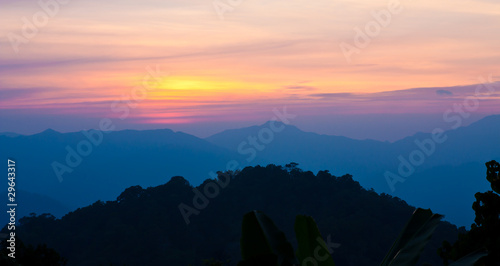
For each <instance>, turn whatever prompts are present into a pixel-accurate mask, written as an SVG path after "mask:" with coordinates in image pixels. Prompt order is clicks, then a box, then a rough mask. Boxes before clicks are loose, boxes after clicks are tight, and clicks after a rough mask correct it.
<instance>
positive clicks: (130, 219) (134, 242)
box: [17, 165, 457, 266]
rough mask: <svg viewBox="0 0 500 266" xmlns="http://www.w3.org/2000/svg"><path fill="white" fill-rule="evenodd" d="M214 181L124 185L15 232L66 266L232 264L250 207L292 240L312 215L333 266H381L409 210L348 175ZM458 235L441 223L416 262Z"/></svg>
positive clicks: (257, 171) (286, 174)
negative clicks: (113, 196)
mask: <svg viewBox="0 0 500 266" xmlns="http://www.w3.org/2000/svg"><path fill="white" fill-rule="evenodd" d="M144 177H145V176H144ZM218 178H219V179H218V180H219V182H220V183H219V184H216V179H214V180H206V181H205V182H203V184H202V185H200V186H198V187H196V188H193V187H192V186H191V185H190V184H189V182H188V181H187V180H185V179H184V178H183V177H179V176H177V177H173V178H172V179H171V180H170V181H169V182H168V183H166V184H164V185H161V186H157V187H149V188H147V189H143V188H141V187H139V186H134V187H130V188H128V189H126V190H125V191H124V192H123V193H121V194H120V195H119V196H118V197H117V200H115V201H108V202H103V201H98V202H95V203H94V204H92V205H90V206H88V207H85V208H81V209H78V210H76V211H74V212H71V213H69V214H67V215H65V216H64V217H63V218H62V219H55V218H54V217H52V216H50V215H41V216H37V217H36V216H32V217H27V218H23V219H22V220H21V226H18V227H17V234H18V236H19V238H20V239H22V241H24V242H25V243H28V244H34V245H35V244H38V243H45V244H47V246H48V247H51V248H54V249H55V250H56V251H58V252H59V253H60V254H61V255H62V256H63V257H65V258H67V259H68V265H109V264H113V265H201V264H202V260H203V259H209V258H214V259H218V260H221V261H225V260H227V259H229V260H231V265H235V264H236V262H238V260H239V259H240V248H239V240H240V237H241V220H242V216H243V214H245V213H246V212H248V211H251V210H254V209H256V210H261V211H264V212H265V213H267V214H268V215H269V216H270V217H271V218H272V219H273V220H274V222H275V223H276V225H277V226H278V227H279V228H281V229H282V230H283V231H284V232H285V234H286V235H287V236H288V237H287V238H288V239H289V240H291V241H293V240H294V239H295V238H294V237H292V236H293V235H294V233H293V230H294V229H293V221H294V219H295V215H297V214H306V215H310V216H312V217H313V218H314V219H315V220H316V222H317V224H318V228H319V229H320V231H321V232H322V234H323V238H324V239H326V240H327V241H328V242H329V243H338V244H340V246H337V245H336V248H335V249H334V250H333V254H332V256H333V258H334V261H335V262H336V263H337V264H338V265H344V266H349V265H377V264H378V263H380V262H381V261H382V259H383V257H384V255H385V254H386V252H387V251H388V250H389V248H390V247H391V245H392V243H393V241H394V240H395V239H396V237H397V235H398V234H399V232H400V230H402V228H403V226H404V225H405V223H406V222H407V220H408V219H409V217H410V216H411V214H412V212H413V210H414V208H413V207H411V206H409V205H407V204H406V202H404V201H402V200H401V199H399V198H394V197H392V196H390V195H387V194H381V195H379V194H377V193H375V192H374V191H370V190H365V189H363V188H362V187H361V186H360V185H359V183H358V182H356V181H354V180H353V179H352V177H351V176H350V175H344V176H341V177H336V176H332V175H331V174H329V173H328V172H327V171H320V172H319V173H318V174H317V175H314V174H313V173H312V172H303V171H302V170H300V169H299V168H296V167H293V166H288V167H285V168H283V167H281V166H275V165H268V166H267V167H260V166H258V167H247V168H245V169H243V170H242V171H241V172H236V173H234V174H233V175H232V176H228V175H222V174H221V175H219V177H218ZM194 189H195V190H194ZM216 191H218V192H216ZM201 193H203V194H201ZM180 204H185V205H184V206H187V207H185V208H196V209H195V212H194V214H191V215H187V216H186V217H187V219H188V220H189V224H186V222H185V217H183V215H181V212H180V211H179V206H181V205H180ZM200 205H201V206H200ZM185 210H187V209H185ZM456 236H457V229H456V227H455V226H453V225H451V224H449V223H447V222H442V223H441V224H440V226H439V227H438V229H437V230H436V232H435V234H434V235H433V238H432V240H431V242H430V243H429V245H428V246H427V247H426V250H425V251H424V253H423V254H422V256H421V259H420V263H419V265H421V264H422V263H424V262H428V263H432V264H433V265H440V264H441V260H440V258H439V257H438V256H437V254H436V250H437V248H438V247H440V245H441V243H442V241H443V240H447V241H450V242H453V241H455V240H456ZM292 244H293V245H295V246H296V243H293V242H292Z"/></svg>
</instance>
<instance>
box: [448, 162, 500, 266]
mask: <svg viewBox="0 0 500 266" xmlns="http://www.w3.org/2000/svg"><path fill="white" fill-rule="evenodd" d="M486 168H487V171H486V179H487V180H488V181H489V182H490V183H491V188H492V189H493V191H487V192H484V193H480V192H478V193H476V195H475V197H476V201H475V202H474V203H473V204H472V209H474V211H475V213H476V219H475V220H474V222H475V223H474V224H472V225H471V230H470V231H468V232H465V233H461V234H460V235H459V237H458V240H457V242H455V243H454V244H453V245H451V244H450V243H448V242H446V241H445V242H444V243H443V246H442V247H441V248H440V249H439V250H438V253H439V255H440V256H441V258H443V260H444V264H445V265H448V260H453V261H455V260H457V259H459V258H461V257H464V256H465V255H467V254H468V253H470V252H473V251H475V250H478V249H481V248H486V250H487V251H488V252H489V255H488V256H486V257H483V258H482V259H481V260H479V261H478V262H477V263H476V264H475V265H486V266H492V265H500V195H499V194H500V178H499V170H500V164H499V163H498V162H496V161H490V162H488V163H486Z"/></svg>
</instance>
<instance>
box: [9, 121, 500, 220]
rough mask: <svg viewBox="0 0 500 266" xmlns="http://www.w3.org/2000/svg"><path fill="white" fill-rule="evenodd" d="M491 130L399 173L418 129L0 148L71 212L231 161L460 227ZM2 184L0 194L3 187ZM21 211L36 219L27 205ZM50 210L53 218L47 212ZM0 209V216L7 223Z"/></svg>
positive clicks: (58, 137)
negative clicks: (291, 167)
mask: <svg viewBox="0 0 500 266" xmlns="http://www.w3.org/2000/svg"><path fill="white" fill-rule="evenodd" d="M270 128H272V129H273V130H270ZM276 129H280V130H281V129H282V130H281V131H280V130H276ZM499 130H500V116H490V117H486V118H484V119H482V120H480V121H478V122H476V123H473V124H471V125H470V126H468V127H461V128H458V129H456V130H448V131H446V132H445V133H444V134H445V135H446V136H447V139H446V141H444V142H443V143H434V145H435V149H434V152H432V153H431V154H430V155H426V154H425V153H424V152H422V151H420V153H421V154H425V156H424V158H423V159H424V161H423V163H422V164H421V165H418V166H415V167H414V173H412V174H411V175H409V176H407V177H404V176H402V175H401V174H400V173H398V168H399V166H400V164H401V161H400V159H399V157H400V156H401V157H402V158H403V160H404V161H410V158H409V156H410V154H415V153H414V151H417V152H418V151H419V150H421V148H419V146H418V145H417V144H416V143H415V141H417V140H418V141H420V142H423V143H426V141H428V140H432V134H430V133H418V134H415V135H414V136H411V137H407V138H405V139H402V140H400V141H397V142H394V143H389V142H380V141H374V140H354V139H349V138H346V137H339V136H328V135H320V134H316V133H310V132H304V131H301V130H300V129H298V128H296V127H294V126H289V125H288V126H285V125H284V124H280V123H275V124H273V123H271V122H268V123H265V124H263V125H261V126H253V127H248V128H242V129H233V130H227V131H224V132H221V133H219V134H216V135H213V136H211V137H209V138H206V139H200V138H197V137H194V136H191V135H189V134H185V133H182V132H173V131H171V130H168V129H164V130H146V131H134V130H124V131H117V132H111V133H103V140H102V143H101V144H99V145H97V146H96V145H94V144H92V145H90V148H89V147H88V146H86V145H85V143H84V144H82V141H86V140H87V137H86V136H85V135H84V134H83V133H81V132H75V133H59V132H56V131H53V130H46V131H44V132H42V133H39V134H35V135H31V136H22V135H20V136H17V137H7V136H0V147H2V150H1V151H0V152H1V154H2V158H4V159H6V158H14V159H16V160H17V167H18V169H17V176H18V177H17V186H18V189H21V190H24V191H28V192H31V193H37V194H39V195H44V196H48V197H50V198H52V199H54V200H56V201H58V202H63V203H64V204H65V205H67V206H68V207H70V208H75V207H81V206H85V205H87V204H89V203H91V202H94V201H95V200H98V199H102V200H109V199H111V198H113V197H114V195H116V194H117V193H119V192H120V191H122V190H123V189H125V188H126V187H128V186H131V185H136V184H138V185H141V186H146V187H147V186H154V185H159V184H162V183H164V182H165V179H166V178H167V177H168V176H175V175H183V176H185V177H186V179H187V180H189V181H190V183H192V184H195V185H197V184H200V183H201V182H202V180H204V179H205V178H208V177H209V172H210V171H215V169H227V166H228V163H229V164H231V162H236V163H237V164H238V167H244V166H246V165H257V164H261V165H262V164H268V163H276V164H286V163H289V162H297V163H299V164H300V166H301V167H302V168H303V169H304V170H310V171H313V172H317V171H319V170H323V169H328V170H330V171H331V172H332V173H334V174H336V175H343V174H346V173H349V174H352V175H353V176H355V178H356V180H357V181H359V182H360V183H361V184H362V185H363V186H364V187H366V188H374V189H375V191H377V192H385V193H389V194H391V195H395V196H398V197H401V198H402V199H404V200H406V201H408V202H409V203H410V204H412V205H415V206H418V207H423V208H432V209H434V210H435V211H437V212H440V213H443V214H445V215H446V217H445V219H446V220H448V221H451V222H453V223H455V224H459V225H467V226H468V225H470V223H471V221H472V220H473V218H474V214H473V212H472V210H471V209H470V204H471V202H472V201H473V200H474V197H473V195H474V193H475V192H477V191H484V190H486V189H488V184H487V183H486V182H485V181H484V180H483V179H482V176H483V174H484V166H483V164H484V162H486V161H490V160H500V154H499V153H500V150H499V149H498V148H496V149H495V147H500V138H498V136H497V135H498V133H497V132H499ZM259 132H260V135H259ZM87 142H88V143H91V142H90V141H87ZM78 145H80V146H78ZM424 146H425V145H424ZM78 149H80V151H81V152H83V153H85V152H87V150H88V149H91V150H92V151H90V154H89V155H87V156H81V157H82V160H81V164H80V165H78V166H77V167H70V168H71V169H70V170H72V172H71V173H70V172H65V173H64V174H63V175H62V178H63V179H62V182H59V180H58V177H57V175H56V174H55V172H54V169H53V163H54V162H58V163H60V164H61V165H65V166H68V165H69V164H68V163H67V162H66V159H67V156H68V154H70V155H71V156H70V157H71V158H70V159H71V161H73V162H75V161H76V160H75V157H74V155H75V153H76V152H77V150H78ZM69 151H72V152H69ZM7 152H8V153H7ZM413 159H415V158H413ZM417 159H418V158H417ZM5 167H6V165H5V164H1V165H0V171H2V169H4V171H6V169H5ZM58 169H60V171H63V170H61V169H62V168H60V167H59V168H58ZM388 172H391V173H393V174H395V175H398V176H401V178H402V179H404V182H402V183H396V184H394V191H392V189H391V188H390V186H389V185H388V182H387V180H386V174H387V173H388ZM2 186H3V187H4V188H5V186H6V183H3V184H2ZM0 188H2V187H1V186H0ZM443 191H446V194H445V195H444V194H443ZM423 195H425V196H423ZM24 208H25V209H26V210H27V212H31V211H33V212H37V213H40V211H37V209H36V208H31V207H30V206H29V204H26V205H24ZM57 209H59V208H57ZM53 212H54V213H59V212H57V210H56V209H54V211H53ZM3 213H4V214H2V215H0V218H2V219H4V218H6V214H5V212H3Z"/></svg>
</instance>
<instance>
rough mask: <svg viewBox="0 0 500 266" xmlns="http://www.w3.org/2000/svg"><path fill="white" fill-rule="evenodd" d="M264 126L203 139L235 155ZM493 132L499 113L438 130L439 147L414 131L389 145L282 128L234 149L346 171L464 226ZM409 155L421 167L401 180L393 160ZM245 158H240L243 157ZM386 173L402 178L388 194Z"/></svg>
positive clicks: (499, 125)
mask: <svg viewBox="0 0 500 266" xmlns="http://www.w3.org/2000/svg"><path fill="white" fill-rule="evenodd" d="M266 128H269V123H266V124H263V125H261V126H254V127H249V128H242V129H237V130H227V131H224V132H222V133H219V134H216V135H213V136H211V137H208V138H207V140H208V141H210V142H212V143H214V144H217V145H219V146H222V147H225V148H228V149H232V150H233V151H238V147H239V145H240V144H241V142H242V141H244V140H246V139H247V138H248V136H254V137H257V139H258V132H259V131H261V130H265V129H266ZM498 132H500V116H499V115H496V116H489V117H486V118H484V119H482V120H480V121H478V122H476V123H473V124H471V125H470V126H468V127H460V128H458V129H455V130H448V131H446V132H444V135H445V136H447V139H446V140H445V141H444V142H443V143H436V142H435V141H434V140H432V134H431V133H418V134H415V135H414V136H411V137H407V138H405V139H402V140H400V141H397V142H394V143H389V142H379V141H373V140H353V139H349V138H346V137H339V136H328V135H320V134H316V133H310V132H303V131H301V130H299V129H298V128H296V127H294V126H286V129H284V130H283V131H281V132H278V133H276V134H275V135H274V138H273V140H272V142H270V143H269V144H263V143H262V142H260V143H259V145H262V146H265V147H264V148H263V149H261V150H258V149H257V148H255V147H252V146H251V145H249V144H248V143H247V144H246V145H243V146H241V147H243V149H240V151H245V152H248V149H254V150H255V151H256V153H257V154H258V156H257V157H258V158H259V162H260V161H263V162H266V161H267V162H273V163H276V164H285V163H288V162H291V161H294V162H297V163H299V164H300V165H301V167H303V168H304V169H306V170H311V171H319V170H321V169H329V170H330V171H332V173H335V174H338V175H341V174H345V173H350V174H353V175H354V176H355V177H356V180H357V181H359V182H360V183H361V184H362V185H363V186H364V187H367V188H374V189H375V190H376V191H378V192H386V193H390V194H392V195H396V196H399V197H401V198H403V199H405V200H406V201H408V202H409V203H411V204H413V205H416V206H419V207H424V208H433V209H435V210H436V211H438V212H441V213H444V214H445V215H446V218H445V219H447V220H449V221H452V222H454V223H457V224H460V225H470V223H471V221H472V220H473V219H474V213H473V212H472V210H471V209H470V203H471V202H472V201H473V200H474V196H473V195H474V193H475V192H477V191H483V190H485V189H487V188H488V184H487V182H485V181H484V180H483V178H482V176H483V174H484V162H486V161H490V160H494V159H496V160H498V159H499V158H500V150H499V149H498V147H500V138H498ZM430 140H432V142H434V144H433V145H434V146H435V148H434V151H433V152H432V153H429V155H427V154H426V153H425V152H423V151H421V148H420V147H419V146H418V145H417V144H416V141H418V142H420V143H425V145H427V147H428V149H429V150H428V151H432V150H431V149H430V148H431V144H428V142H429V141H430ZM425 145H424V146H425ZM421 146H422V145H421ZM241 147H240V148H241ZM260 148H262V147H260ZM414 151H417V153H420V154H423V155H424V157H423V158H424V159H423V160H424V161H423V163H422V164H420V165H418V166H414V167H413V168H414V173H412V174H411V175H409V176H408V177H404V176H401V174H400V173H398V168H399V166H400V164H401V161H400V159H399V156H402V158H403V160H404V161H408V162H410V158H409V156H410V154H412V153H413V155H415V153H414ZM419 151H420V152H419ZM248 154H249V153H245V154H243V155H245V156H247V157H249V155H248ZM415 158H417V157H415ZM417 159H418V158H417ZM256 161H257V160H256ZM387 172H391V173H393V174H397V175H399V176H401V177H402V178H403V179H404V180H405V181H404V182H402V183H396V184H395V185H394V191H393V190H392V189H391V188H390V186H389V185H388V182H387V180H386V177H385V175H386V173H387ZM443 191H446V195H443ZM423 195H425V196H423Z"/></svg>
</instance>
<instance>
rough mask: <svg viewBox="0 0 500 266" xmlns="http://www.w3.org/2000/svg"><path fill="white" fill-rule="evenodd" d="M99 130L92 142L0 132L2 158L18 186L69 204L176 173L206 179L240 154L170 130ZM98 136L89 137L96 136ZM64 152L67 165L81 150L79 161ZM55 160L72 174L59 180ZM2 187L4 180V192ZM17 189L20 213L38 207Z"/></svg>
mask: <svg viewBox="0 0 500 266" xmlns="http://www.w3.org/2000/svg"><path fill="white" fill-rule="evenodd" d="M93 132H94V133H95V131H93ZM101 134H102V141H100V144H99V145H95V144H92V141H89V140H88V139H87V137H86V136H85V135H84V134H82V133H81V132H75V133H59V132H56V131H54V130H46V131H44V132H41V133H39V134H35V135H31V136H17V137H13V138H12V137H6V136H0V147H2V150H1V155H2V158H5V160H6V159H7V158H13V159H15V161H16V189H17V190H23V191H27V192H31V193H36V194H38V195H45V196H48V197H50V198H52V199H54V200H56V201H59V202H63V203H64V204H65V205H67V206H68V207H70V208H76V207H81V206H85V205H87V204H90V203H91V202H94V201H96V200H98V199H102V200H110V199H112V198H114V197H115V196H116V195H117V194H118V193H120V191H123V189H125V188H127V187H129V186H131V185H137V184H139V185H142V186H152V185H159V184H162V183H165V181H166V180H168V179H167V178H168V177H169V176H174V175H180V174H183V175H185V176H186V178H188V179H189V180H191V181H192V182H193V183H201V181H202V180H204V179H206V178H209V171H215V170H216V169H224V168H225V167H226V163H227V162H228V161H230V160H232V159H234V158H238V155H237V154H236V153H234V152H231V151H228V150H226V149H224V148H221V147H218V146H216V145H214V144H211V143H209V142H207V141H205V140H202V139H199V138H196V137H194V136H191V135H188V134H185V133H181V132H173V131H171V130H168V129H165V130H149V131H133V130H124V131H118V132H111V133H104V134H103V133H101ZM96 136H97V135H95V136H94V137H91V138H95V139H97V140H99V139H100V138H98V137H96ZM82 143H83V144H82ZM96 143H99V142H96ZM89 147H90V148H89ZM80 151H81V152H83V153H79V152H80ZM87 153H89V154H88V155H87ZM68 154H70V156H71V158H70V159H71V162H70V163H75V162H77V160H76V159H75V156H77V155H75V154H82V155H78V156H80V157H81V162H80V164H78V165H76V164H72V165H70V164H68V162H67V161H66V160H67V157H68ZM84 155H86V156H84ZM54 162H58V163H60V165H64V166H61V167H62V168H58V169H63V168H64V167H69V168H70V171H72V172H69V171H68V172H64V173H63V174H62V175H61V178H62V179H61V180H59V179H58V177H57V175H56V173H55V171H54V169H53V165H54ZM6 167H7V164H6V163H5V164H1V165H0V169H1V170H2V171H3V172H5V173H7V169H6ZM61 171H62V170H61ZM60 181H62V182H60ZM6 185H7V182H2V185H1V188H2V189H3V191H6V189H7V188H6ZM21 193H22V192H19V193H18V198H17V200H18V203H19V206H20V208H21V206H22V208H23V209H24V210H26V211H25V212H23V213H30V212H37V213H40V211H42V210H40V209H37V207H36V206H32V205H31V203H30V202H29V201H23V200H25V199H24V198H23V197H22V195H21ZM53 207H54V208H53V209H51V207H50V206H47V208H44V210H43V211H48V212H51V213H54V214H61V212H60V206H58V205H54V206H53ZM6 215H7V214H6V212H2V214H1V215H0V217H1V218H2V221H7V216H6Z"/></svg>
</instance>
